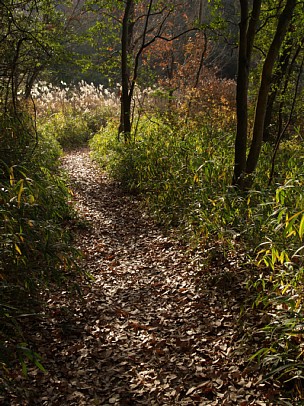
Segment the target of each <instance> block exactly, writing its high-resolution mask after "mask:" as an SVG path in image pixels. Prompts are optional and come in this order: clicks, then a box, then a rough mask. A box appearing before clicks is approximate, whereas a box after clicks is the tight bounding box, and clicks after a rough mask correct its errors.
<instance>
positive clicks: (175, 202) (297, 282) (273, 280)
mask: <svg viewBox="0 0 304 406" xmlns="http://www.w3.org/2000/svg"><path fill="white" fill-rule="evenodd" d="M299 141H300V140H298V139H296V138H294V139H291V140H285V141H284V143H283V145H282V152H281V154H280V155H279V159H278V162H277V163H276V178H275V183H274V184H273V185H270V186H267V185H268V176H269V172H270V160H271V154H272V146H271V145H269V144H265V145H264V147H263V151H262V156H261V159H260V162H259V166H258V169H257V173H256V177H255V181H254V184H253V186H252V189H251V190H250V191H246V192H240V191H239V190H236V189H235V188H232V187H231V186H230V184H231V178H232V164H233V142H234V136H233V134H230V133H229V132H226V131H223V130H221V129H216V127H214V128H213V129H211V128H210V127H209V126H201V127H195V128H191V127H187V126H180V127H178V126H174V125H172V123H171V125H168V122H166V120H162V119H160V118H158V117H155V118H154V119H153V120H152V121H151V120H146V121H144V120H142V121H141V123H140V125H139V126H138V128H137V134H136V140H133V141H132V142H130V143H128V144H124V143H122V142H121V141H119V139H118V138H117V125H116V124H115V123H109V125H108V126H107V127H105V128H104V129H102V130H101V131H100V132H99V133H98V134H96V135H95V136H94V137H93V139H92V140H91V142H90V146H91V148H92V156H93V158H94V159H95V160H97V161H98V162H99V163H100V164H101V165H103V166H104V167H106V168H107V170H109V171H110V173H111V174H112V175H113V176H114V177H115V178H116V179H118V180H119V181H120V182H121V183H122V185H123V186H124V187H125V188H126V189H127V190H128V191H130V192H132V193H140V194H141V195H142V196H143V199H144V201H145V202H146V205H147V207H148V209H149V210H150V211H151V213H152V214H153V215H154V216H155V218H156V219H157V221H159V222H160V223H163V224H165V225H166V226H168V227H177V228H179V229H180V231H181V234H182V235H183V237H186V238H187V239H188V240H190V241H191V242H192V244H194V245H197V244H202V243H203V242H207V241H209V242H212V241H214V240H216V239H221V240H222V241H224V242H225V244H226V245H227V246H229V245H231V243H232V244H233V241H235V240H237V241H239V242H240V243H241V244H242V245H243V246H244V249H245V250H246V251H247V253H248V254H249V253H250V256H251V258H250V261H251V262H253V263H254V264H255V266H256V269H257V272H256V274H258V275H259V276H258V277H256V276H255V275H252V278H251V279H250V281H249V282H248V286H249V288H250V291H251V293H250V297H251V298H252V297H253V298H254V299H253V302H254V303H253V306H254V307H255V308H256V309H258V311H259V312H260V311H261V310H262V312H264V313H265V314H267V320H268V322H267V323H266V324H265V326H264V327H263V328H262V331H263V334H264V339H263V341H262V343H261V346H262V348H259V349H258V350H257V352H256V354H254V355H253V357H252V360H253V359H254V360H257V359H258V360H259V363H260V365H261V367H262V368H263V370H264V373H265V379H269V378H270V377H272V378H277V379H280V380H281V381H282V382H283V383H284V385H286V386H285V387H286V388H289V386H290V381H294V384H293V385H292V391H293V394H292V395H291V396H296V397H299V398H301V396H303V391H302V389H300V388H301V383H302V379H303V369H304V361H303V360H302V359H303V349H304V347H303V346H304V341H303V340H302V337H303V334H304V328H303V326H304V319H303V316H302V302H303V299H304V292H303V288H302V286H303V274H304V273H303V269H304V267H303V249H304V245H303V235H304V201H303V199H304V198H303V180H304V174H303V171H302V168H303V157H304V155H303V148H302V146H301V143H300V142H299ZM247 305H248V306H249V305H250V304H248V303H247ZM259 333H260V331H259ZM266 371H267V373H266ZM295 391H296V394H295Z"/></svg>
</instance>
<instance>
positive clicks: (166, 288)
mask: <svg viewBox="0 0 304 406" xmlns="http://www.w3.org/2000/svg"><path fill="white" fill-rule="evenodd" d="M64 166H65V168H66V170H67V171H68V172H69V174H70V178H71V187H72V188H73V190H74V199H75V205H76V207H77V210H78V211H79V215H80V218H81V219H82V222H83V225H84V226H83V227H79V228H78V231H77V232H78V237H77V245H78V247H79V248H80V249H81V250H82V252H83V253H84V259H83V262H82V263H81V266H82V267H84V269H85V270H86V271H88V272H89V273H91V274H92V276H93V281H91V282H90V281H79V283H80V287H81V289H82V292H83V295H82V297H78V296H72V295H71V294H68V293H67V292H66V291H62V292H59V293H58V292H57V293H56V294H55V293H49V301H48V308H47V312H48V313H47V317H45V318H44V319H43V320H42V321H41V322H40V324H39V325H37V326H36V331H34V329H33V330H31V331H29V335H31V340H32V341H33V342H35V343H36V345H37V347H38V348H37V349H38V351H39V353H40V354H42V356H43V358H44V366H45V367H46V369H47V371H48V374H47V375H42V374H37V372H35V373H34V372H33V373H32V374H30V377H29V381H27V382H26V383H25V382H23V386H24V388H25V389H26V388H27V387H29V386H30V390H29V391H27V392H26V391H24V392H23V393H27V394H26V396H25V398H24V399H22V401H23V403H22V404H28V405H36V404H37V405H177V404H178V405H195V404H197V405H233V404H237V405H244V406H245V405H263V404H266V403H264V402H266V401H267V391H266V390H265V389H266V386H265V384H262V383H261V380H260V378H259V376H258V374H257V372H256V371H254V370H253V371H251V373H248V371H246V369H245V367H246V363H247V361H246V359H244V355H243V354H244V352H246V349H240V348H239V344H238V342H237V340H236V337H239V335H240V326H239V324H238V320H239V314H240V307H241V305H242V302H243V300H244V297H245V295H246V290H245V287H244V277H243V276H242V270H241V269H240V268H239V265H237V263H238V260H237V259H236V258H235V257H233V255H232V254H231V255H232V256H231V259H230V264H226V265H225V266H223V264H222V263H221V262H217V263H215V264H214V267H213V269H206V266H205V265H204V264H205V255H206V253H205V252H204V251H202V252H191V251H190V250H188V249H187V247H185V246H183V245H181V243H180V242H178V241H176V240H175V239H174V238H171V237H170V236H166V235H164V234H162V232H161V231H160V230H159V229H158V228H157V227H156V226H155V225H154V224H153V222H152V221H151V220H150V219H149V218H148V217H147V216H146V215H145V214H144V213H142V211H141V210H140V207H139V205H138V202H136V200H135V199H134V198H132V197H130V196H125V195H123V193H122V192H121V191H120V189H119V185H116V184H115V183H114V182H112V181H111V180H109V179H108V178H107V176H106V175H104V174H101V173H100V172H99V171H98V169H97V168H96V167H95V166H94V165H93V164H92V162H91V161H90V159H89V157H88V153H87V151H78V152H72V153H70V154H68V155H66V157H65V158H64ZM235 274H237V276H235ZM210 275H211V276H210ZM11 404H12V405H19V404H21V403H20V398H18V399H17V400H12V402H11ZM267 404H269V403H267Z"/></svg>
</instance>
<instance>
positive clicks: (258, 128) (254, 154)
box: [246, 0, 297, 175]
mask: <svg viewBox="0 0 304 406" xmlns="http://www.w3.org/2000/svg"><path fill="white" fill-rule="evenodd" d="M296 4H297V0H287V1H286V5H285V8H284V10H283V12H282V14H281V15H280V17H279V21H278V25H277V29H276V33H275V36H274V38H273V41H272V43H271V45H270V47H269V50H268V54H267V56H266V59H265V62H264V66H263V70H262V77H261V84H260V89H259V94H258V99H257V104H256V109H255V117H254V125H253V134H252V143H251V147H250V151H249V154H248V158H247V163H246V174H247V175H250V174H252V173H253V172H254V170H255V169H256V166H257V163H258V159H259V155H260V151H261V147H262V141H263V132H264V122H265V115H266V109H267V100H268V95H269V91H270V86H271V77H272V72H273V67H274V64H275V61H276V60H277V58H278V55H279V51H280V48H281V45H282V43H283V40H284V38H285V35H286V33H287V30H288V27H289V24H290V22H291V20H292V16H293V11H294V9H295V6H296Z"/></svg>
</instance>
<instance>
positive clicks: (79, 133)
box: [41, 112, 90, 148]
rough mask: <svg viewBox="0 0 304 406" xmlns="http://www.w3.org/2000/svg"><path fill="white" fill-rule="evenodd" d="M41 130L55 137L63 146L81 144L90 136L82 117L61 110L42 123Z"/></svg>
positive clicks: (71, 146) (77, 145) (72, 146)
mask: <svg viewBox="0 0 304 406" xmlns="http://www.w3.org/2000/svg"><path fill="white" fill-rule="evenodd" d="M41 131H42V132H43V133H44V134H47V135H48V136H49V137H53V138H54V139H56V140H57V141H58V142H59V144H60V145H61V146H62V147H63V148H77V147H80V146H83V145H85V144H86V142H87V141H88V139H89V136H90V129H89V127H88V125H87V122H86V121H85V120H84V118H83V117H81V116H74V115H70V114H64V113H62V112H59V113H55V114H54V115H53V116H51V117H50V118H49V119H48V120H47V122H45V123H44V124H43V126H42V128H41Z"/></svg>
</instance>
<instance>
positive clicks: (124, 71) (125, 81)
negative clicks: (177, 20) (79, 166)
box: [119, 0, 134, 141]
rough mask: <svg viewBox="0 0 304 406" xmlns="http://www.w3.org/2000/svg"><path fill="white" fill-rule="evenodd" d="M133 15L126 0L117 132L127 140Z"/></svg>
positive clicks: (128, 0)
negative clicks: (129, 61)
mask: <svg viewBox="0 0 304 406" xmlns="http://www.w3.org/2000/svg"><path fill="white" fill-rule="evenodd" d="M133 16H134V0H127V2H126V6H125V13H124V17H123V22H122V35H121V86H122V89H121V100H120V102H121V115H120V126H119V134H121V133H123V135H124V138H125V141H129V139H130V133H131V126H132V125H131V100H132V95H130V92H129V87H130V71H129V64H128V57H129V53H130V47H131V41H132V36H133V26H134V22H133Z"/></svg>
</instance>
